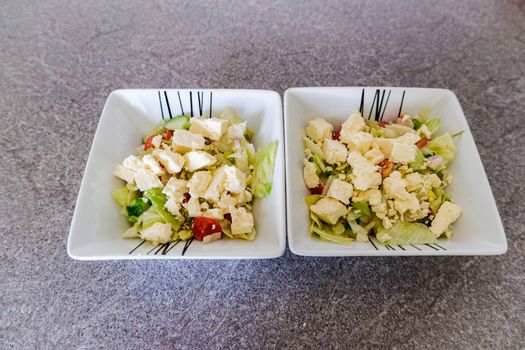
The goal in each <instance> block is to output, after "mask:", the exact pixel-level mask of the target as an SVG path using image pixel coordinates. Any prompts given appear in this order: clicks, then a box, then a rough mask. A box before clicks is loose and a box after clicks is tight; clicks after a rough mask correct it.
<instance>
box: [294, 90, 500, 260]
mask: <svg viewBox="0 0 525 350" xmlns="http://www.w3.org/2000/svg"><path fill="white" fill-rule="evenodd" d="M378 89H379V90H380V93H381V96H382V94H383V91H385V92H386V96H388V94H389V91H390V97H389V99H388V104H387V106H386V109H385V113H384V118H383V120H392V119H395V118H396V117H397V116H398V115H399V109H400V105H401V101H402V100H403V103H402V112H404V113H409V114H411V115H415V114H417V113H418V112H419V110H420V109H421V108H430V109H431V111H432V112H431V117H439V118H441V131H450V132H451V133H455V132H458V131H460V130H464V133H463V134H462V135H461V136H458V137H456V138H455V139H454V141H455V143H456V148H457V154H456V159H455V160H454V162H453V163H452V164H451V166H450V174H451V175H452V176H453V177H454V178H453V182H452V184H451V185H450V186H449V187H448V188H447V192H448V193H450V194H451V195H452V198H453V199H454V201H455V202H456V203H458V204H459V205H461V206H462V207H463V213H462V215H461V217H460V219H459V220H458V221H457V222H456V223H455V224H454V225H453V230H452V238H451V239H450V240H440V242H439V243H438V244H431V245H420V246H402V247H401V246H383V245H381V244H380V243H379V242H377V241H376V240H375V239H374V238H372V239H371V241H370V242H369V243H356V242H354V243H353V244H351V245H348V246H343V245H338V244H335V243H329V242H324V241H320V240H317V239H314V238H312V237H311V236H310V234H309V233H308V225H309V216H308V208H307V206H306V204H305V202H304V198H305V196H307V195H309V191H308V190H307V188H306V186H305V185H304V181H303V175H302V174H303V157H304V156H303V152H304V147H303V143H302V136H304V134H305V128H306V125H307V123H308V121H310V120H311V119H313V118H315V117H323V118H326V119H327V120H328V121H329V122H331V123H332V124H333V125H334V126H339V125H340V124H341V123H342V122H344V121H345V120H346V118H347V117H348V116H349V115H350V113H351V112H354V111H358V110H359V108H360V103H361V95H362V92H363V90H364V92H365V98H364V113H363V115H364V117H365V118H367V117H368V116H369V115H370V110H371V107H372V104H373V100H374V96H375V93H376V91H377V90H378ZM403 92H405V93H404V98H403ZM384 101H385V102H386V101H387V98H386V97H385V99H384ZM383 106H384V105H383ZM374 111H375V110H374ZM284 114H285V141H286V165H287V169H286V194H287V213H288V218H287V219H288V221H287V222H288V243H289V245H290V250H291V251H292V252H293V253H295V254H298V255H306V256H366V255H495V254H503V253H505V251H506V250H507V240H506V238H505V232H504V230H503V225H502V224H501V219H500V217H499V214H498V210H497V208H496V204H495V201H494V197H493V195H492V192H491V189H490V186H489V182H488V180H487V175H486V174H485V170H484V169H483V165H482V163H481V159H480V157H479V154H478V151H477V149H476V145H475V143H474V139H473V138H472V134H471V133H470V129H469V127H468V124H467V121H466V119H465V115H464V114H463V111H462V109H461V106H460V104H459V102H458V100H457V98H456V96H455V95H454V93H452V92H451V91H449V90H443V89H423V88H388V87H366V88H363V87H319V88H318V87H305V88H291V89H288V90H287V91H286V93H285V95H284ZM371 118H373V114H372V116H371Z"/></svg>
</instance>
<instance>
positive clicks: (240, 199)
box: [232, 190, 252, 204]
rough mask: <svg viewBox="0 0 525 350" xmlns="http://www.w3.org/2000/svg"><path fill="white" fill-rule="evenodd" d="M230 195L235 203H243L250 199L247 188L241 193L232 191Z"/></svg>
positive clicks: (250, 195)
mask: <svg viewBox="0 0 525 350" xmlns="http://www.w3.org/2000/svg"><path fill="white" fill-rule="evenodd" d="M232 197H233V198H234V199H235V202H236V203H237V204H243V203H248V202H251V201H252V194H251V193H250V191H247V190H244V191H242V192H241V193H234V194H232Z"/></svg>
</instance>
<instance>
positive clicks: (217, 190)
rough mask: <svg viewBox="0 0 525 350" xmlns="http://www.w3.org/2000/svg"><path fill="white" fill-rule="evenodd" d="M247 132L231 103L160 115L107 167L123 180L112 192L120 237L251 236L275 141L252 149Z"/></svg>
mask: <svg viewBox="0 0 525 350" xmlns="http://www.w3.org/2000/svg"><path fill="white" fill-rule="evenodd" d="M252 137H253V132H252V131H251V130H249V129H247V127H246V122H243V121H242V120H241V119H240V118H239V117H238V116H237V115H236V114H235V112H234V111H233V110H232V109H231V108H227V109H226V110H224V111H223V112H221V113H219V114H218V115H216V116H214V117H210V118H203V117H200V118H190V117H188V116H186V115H179V116H176V117H174V118H170V119H166V120H162V121H161V122H160V123H159V124H158V125H156V126H155V127H154V128H153V129H152V130H151V131H150V132H149V133H148V134H147V135H145V136H144V137H143V138H142V143H143V144H142V145H141V146H140V147H138V149H137V152H136V154H133V155H129V156H128V157H126V158H125V159H124V160H123V162H122V163H121V164H118V165H117V166H116V168H115V170H114V173H113V174H114V175H115V176H117V177H118V178H120V179H121V180H123V181H124V182H125V185H124V186H122V187H120V188H117V189H115V190H113V192H112V196H113V198H114V199H115V201H116V202H117V203H118V204H119V205H120V206H121V207H122V214H124V216H126V218H127V221H128V223H129V225H130V228H129V229H128V230H126V231H125V232H124V234H123V237H124V238H141V239H143V240H147V241H151V242H153V243H154V244H164V243H168V242H172V241H178V240H189V239H193V238H195V239H197V240H200V241H203V242H211V241H214V240H218V239H221V238H223V237H224V236H226V237H229V238H233V239H244V240H253V239H254V237H255V235H256V232H255V223H254V218H253V214H252V204H253V198H254V197H260V198H262V197H265V196H267V195H268V194H269V193H270V191H271V188H272V177H273V171H274V163H275V157H276V154H277V148H278V141H274V142H271V143H270V144H268V145H266V146H265V147H262V148H259V149H258V150H257V151H256V150H255V147H254V145H253V143H252ZM223 235H224V236H223Z"/></svg>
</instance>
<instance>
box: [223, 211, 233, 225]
mask: <svg viewBox="0 0 525 350" xmlns="http://www.w3.org/2000/svg"><path fill="white" fill-rule="evenodd" d="M224 218H225V219H226V220H228V221H229V222H230V223H231V222H232V214H230V213H226V214H224Z"/></svg>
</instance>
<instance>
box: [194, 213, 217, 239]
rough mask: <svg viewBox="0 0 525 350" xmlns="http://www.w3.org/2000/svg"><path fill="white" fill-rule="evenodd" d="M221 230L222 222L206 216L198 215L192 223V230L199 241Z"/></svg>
mask: <svg viewBox="0 0 525 350" xmlns="http://www.w3.org/2000/svg"><path fill="white" fill-rule="evenodd" d="M221 231H222V227H221V224H220V223H219V222H218V221H217V220H215V219H212V218H207V217H205V216H197V217H196V218H195V219H194V220H193V223H192V224H191V232H192V233H193V236H194V237H195V238H197V239H198V240H199V241H202V239H203V238H204V237H206V236H208V235H211V234H213V233H216V232H221Z"/></svg>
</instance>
